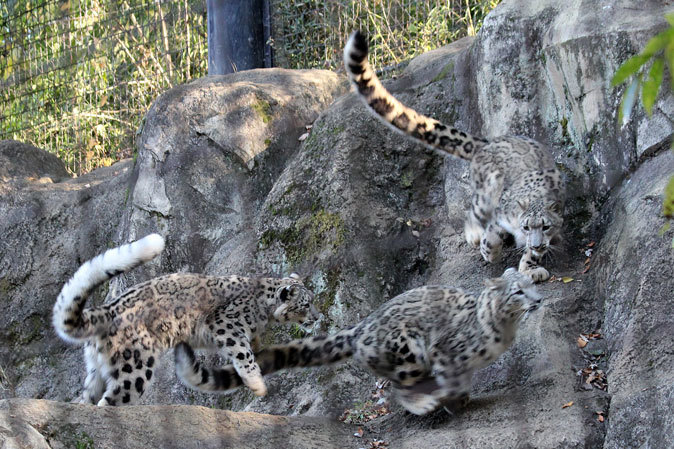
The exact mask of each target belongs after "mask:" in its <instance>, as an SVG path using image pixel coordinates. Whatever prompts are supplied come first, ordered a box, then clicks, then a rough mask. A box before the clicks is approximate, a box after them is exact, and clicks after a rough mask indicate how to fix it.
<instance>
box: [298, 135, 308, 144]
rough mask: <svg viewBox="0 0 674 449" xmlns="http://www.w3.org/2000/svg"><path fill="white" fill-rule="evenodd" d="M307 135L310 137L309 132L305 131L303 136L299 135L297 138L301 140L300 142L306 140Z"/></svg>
mask: <svg viewBox="0 0 674 449" xmlns="http://www.w3.org/2000/svg"><path fill="white" fill-rule="evenodd" d="M307 137H309V133H304V134H302V135H301V136H299V137H298V138H297V140H299V141H300V142H304V141H305V140H307Z"/></svg>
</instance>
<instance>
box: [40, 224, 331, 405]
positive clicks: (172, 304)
mask: <svg viewBox="0 0 674 449" xmlns="http://www.w3.org/2000/svg"><path fill="white" fill-rule="evenodd" d="M164 245H165V243H164V239H163V237H161V236H160V235H158V234H150V235H148V236H146V237H144V238H142V239H140V240H138V241H136V242H133V243H130V244H126V245H123V246H120V247H118V248H113V249H110V250H108V251H106V252H105V253H103V254H101V255H99V256H97V257H95V258H93V259H91V260H89V261H88V262H86V263H84V264H83V265H82V266H81V267H80V268H79V269H78V270H77V271H76V272H75V274H74V275H73V277H72V278H71V279H70V280H69V281H68V282H67V283H66V284H65V285H64V286H63V289H62V290H61V293H60V294H59V296H58V299H57V300H56V303H55V305H54V311H53V325H54V328H55V329H56V332H57V334H58V335H59V336H60V337H61V338H62V339H63V340H65V341H66V342H70V343H79V344H82V343H83V344H84V359H85V363H86V367H87V376H86V380H85V383H84V391H83V393H82V395H81V397H80V398H79V402H81V403H92V404H98V405H101V406H103V405H112V406H114V405H130V404H134V403H136V402H137V401H138V399H139V398H140V397H141V396H142V395H143V393H144V392H145V390H146V388H147V387H148V386H149V385H150V383H151V382H152V381H153V379H154V378H155V376H154V372H155V370H156V369H157V365H158V361H159V356H160V355H161V354H162V353H163V352H165V351H166V350H167V349H169V348H171V347H173V346H175V345H176V344H177V343H178V342H180V341H188V342H190V344H192V345H194V346H195V347H196V348H207V349H214V350H217V351H218V352H219V354H221V355H222V356H224V357H225V358H226V359H228V360H229V361H230V362H231V364H232V365H231V366H232V367H233V368H234V369H235V371H236V372H237V373H238V375H239V376H241V379H243V383H244V384H245V385H247V386H248V387H249V388H250V389H251V390H252V391H253V392H254V393H255V394H257V395H260V396H263V395H265V394H266V392H267V389H266V386H265V384H264V380H263V378H262V374H261V372H260V367H259V366H258V364H257V363H256V361H255V357H254V356H253V352H254V349H256V348H255V346H256V342H257V341H258V340H257V338H258V336H259V335H260V334H261V333H263V331H264V330H265V328H266V326H267V324H268V323H269V322H279V323H285V322H294V323H303V322H304V323H305V324H308V323H309V322H311V321H312V320H315V319H317V318H318V312H317V310H316V308H315V306H314V304H313V301H314V295H313V293H312V292H311V291H310V290H309V289H307V288H306V287H305V286H304V285H303V284H302V282H301V281H300V280H299V276H298V275H296V274H294V273H293V274H292V275H291V276H290V277H286V278H282V279H280V278H266V277H260V278H251V277H241V276H205V275H201V274H190V273H175V274H168V275H164V276H160V277H156V278H153V279H151V280H149V281H146V282H142V283H139V284H136V285H134V286H132V287H130V288H128V289H127V290H126V291H124V292H123V293H121V294H119V295H118V296H116V297H115V298H114V299H112V300H111V301H110V302H108V303H106V304H103V305H101V306H97V307H89V308H84V306H85V302H86V300H87V297H88V296H89V294H90V293H91V291H92V290H93V289H94V288H96V287H97V286H98V285H100V284H102V283H103V282H105V281H107V280H108V279H110V278H112V277H114V276H117V275H119V274H121V273H124V272H126V271H129V270H131V269H132V268H134V267H136V266H138V265H141V264H142V263H144V262H147V261H149V260H152V259H153V258H155V257H156V256H157V255H158V254H159V253H161V252H162V251H163V249H164Z"/></svg>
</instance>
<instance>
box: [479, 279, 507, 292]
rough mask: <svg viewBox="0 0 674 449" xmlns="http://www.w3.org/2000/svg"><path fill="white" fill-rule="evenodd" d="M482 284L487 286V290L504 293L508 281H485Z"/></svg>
mask: <svg viewBox="0 0 674 449" xmlns="http://www.w3.org/2000/svg"><path fill="white" fill-rule="evenodd" d="M484 284H485V285H486V286H487V288H489V289H490V290H494V291H497V290H500V291H502V292H504V291H506V289H507V288H508V281H506V280H505V279H503V278H491V279H487V280H485V281H484Z"/></svg>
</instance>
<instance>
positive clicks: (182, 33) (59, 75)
mask: <svg viewBox="0 0 674 449" xmlns="http://www.w3.org/2000/svg"><path fill="white" fill-rule="evenodd" d="M0 33H1V34H0V122H1V123H2V125H1V127H0V139H17V140H22V141H27V142H31V143H33V144H35V145H36V146H38V147H41V148H44V149H47V150H49V151H51V152H53V153H55V154H57V155H58V156H59V157H60V158H61V159H63V161H64V162H65V163H66V166H67V168H68V170H69V171H71V172H72V173H76V174H77V173H82V172H86V171H89V170H91V169H93V168H95V167H97V166H100V165H109V164H110V163H112V162H113V161H115V160H118V159H120V158H122V157H128V156H130V155H131V154H132V152H133V141H134V137H135V131H136V130H137V129H138V126H139V124H140V121H141V120H142V117H143V116H144V114H145V112H146V111H147V108H148V106H149V105H150V103H151V102H152V101H153V100H154V99H155V98H156V96H157V95H158V94H159V93H161V92H162V91H164V90H165V89H166V88H167V87H169V86H171V85H174V84H176V83H181V82H184V81H187V80H189V79H191V78H194V77H199V76H202V75H204V74H206V72H207V45H206V11H205V2H204V0H182V1H152V0H37V1H27V0H4V1H3V2H2V4H0Z"/></svg>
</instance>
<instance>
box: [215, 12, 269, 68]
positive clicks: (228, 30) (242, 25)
mask: <svg viewBox="0 0 674 449" xmlns="http://www.w3.org/2000/svg"><path fill="white" fill-rule="evenodd" d="M206 7H207V11H208V74H209V75H224V74H226V73H233V72H238V71H241V70H249V69H254V68H258V67H264V62H265V61H264V46H265V41H264V31H263V26H262V23H263V20H262V18H263V0H206Z"/></svg>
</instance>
